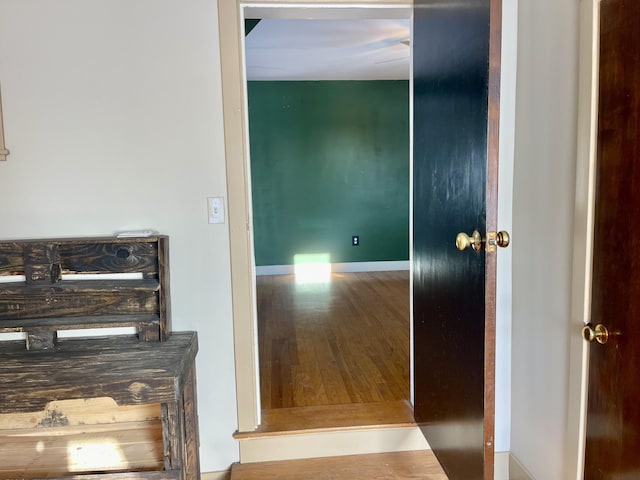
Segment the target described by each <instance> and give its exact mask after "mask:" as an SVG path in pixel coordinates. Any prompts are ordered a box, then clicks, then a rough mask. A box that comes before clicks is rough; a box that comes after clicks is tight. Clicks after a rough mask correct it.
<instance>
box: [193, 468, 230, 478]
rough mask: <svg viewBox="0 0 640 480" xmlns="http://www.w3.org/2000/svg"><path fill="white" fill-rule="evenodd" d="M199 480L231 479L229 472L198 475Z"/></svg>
mask: <svg viewBox="0 0 640 480" xmlns="http://www.w3.org/2000/svg"><path fill="white" fill-rule="evenodd" d="M200 478H201V480H229V478H231V470H225V471H224V472H205V473H202V474H201V475H200Z"/></svg>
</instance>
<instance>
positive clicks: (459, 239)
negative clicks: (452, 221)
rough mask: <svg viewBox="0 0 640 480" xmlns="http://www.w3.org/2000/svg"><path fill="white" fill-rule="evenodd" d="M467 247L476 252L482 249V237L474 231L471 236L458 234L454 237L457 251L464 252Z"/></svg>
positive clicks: (462, 233)
mask: <svg viewBox="0 0 640 480" xmlns="http://www.w3.org/2000/svg"><path fill="white" fill-rule="evenodd" d="M469 247H471V248H473V250H474V251H476V252H479V251H480V248H482V236H481V235H480V232H478V231H477V230H474V231H473V233H472V234H471V236H469V235H467V234H466V233H464V232H460V233H459V234H458V235H457V236H456V248H457V249H458V250H460V251H462V250H466V249H467V248H469Z"/></svg>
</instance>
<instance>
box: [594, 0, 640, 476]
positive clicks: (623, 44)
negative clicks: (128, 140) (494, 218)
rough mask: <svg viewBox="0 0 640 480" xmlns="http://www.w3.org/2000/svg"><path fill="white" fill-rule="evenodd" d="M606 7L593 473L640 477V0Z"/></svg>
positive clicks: (613, 1)
mask: <svg viewBox="0 0 640 480" xmlns="http://www.w3.org/2000/svg"><path fill="white" fill-rule="evenodd" d="M600 9H601V12H600V14H601V16H600V73H599V100H598V146H597V167H596V199H595V202H596V204H595V220H594V222H595V223H594V249H593V252H594V254H593V257H594V260H593V283H592V299H591V302H592V304H591V324H592V326H593V327H595V326H596V325H597V324H603V325H604V326H606V327H607V328H608V330H609V332H610V336H609V339H608V341H607V343H606V344H604V345H601V344H599V343H598V342H597V341H593V342H592V344H591V346H590V353H589V389H588V392H589V393H588V395H589V397H588V409H587V443H586V452H585V479H587V480H591V479H605V478H606V479H613V478H615V479H631V478H640V2H638V0H602V2H601V6H600Z"/></svg>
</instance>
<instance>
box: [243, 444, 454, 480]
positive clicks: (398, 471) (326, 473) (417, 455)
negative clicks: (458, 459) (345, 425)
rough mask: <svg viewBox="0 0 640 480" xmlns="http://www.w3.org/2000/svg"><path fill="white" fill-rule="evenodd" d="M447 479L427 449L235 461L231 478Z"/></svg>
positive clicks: (306, 479) (292, 479) (259, 479)
mask: <svg viewBox="0 0 640 480" xmlns="http://www.w3.org/2000/svg"><path fill="white" fill-rule="evenodd" d="M275 479H278V480H403V479H404V480H410V479H420V480H447V476H446V475H445V474H444V472H443V471H442V469H441V467H440V465H439V464H438V461H437V460H436V458H435V456H434V455H433V453H432V452H431V451H424V450H423V451H413V452H394V453H381V454H373V455H350V456H345V457H325V458H313V459H307V460H290V461H282V462H264V463H247V464H242V465H241V464H235V465H233V468H232V470H231V480H275Z"/></svg>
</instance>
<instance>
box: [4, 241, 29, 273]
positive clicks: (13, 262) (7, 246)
mask: <svg viewBox="0 0 640 480" xmlns="http://www.w3.org/2000/svg"><path fill="white" fill-rule="evenodd" d="M23 249H24V247H23V246H22V245H20V244H18V243H15V242H0V275H23V274H24V257H23V256H22V252H23Z"/></svg>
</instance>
